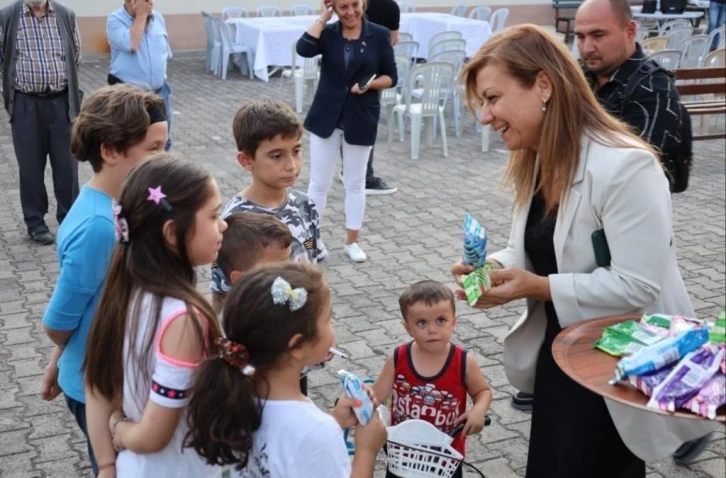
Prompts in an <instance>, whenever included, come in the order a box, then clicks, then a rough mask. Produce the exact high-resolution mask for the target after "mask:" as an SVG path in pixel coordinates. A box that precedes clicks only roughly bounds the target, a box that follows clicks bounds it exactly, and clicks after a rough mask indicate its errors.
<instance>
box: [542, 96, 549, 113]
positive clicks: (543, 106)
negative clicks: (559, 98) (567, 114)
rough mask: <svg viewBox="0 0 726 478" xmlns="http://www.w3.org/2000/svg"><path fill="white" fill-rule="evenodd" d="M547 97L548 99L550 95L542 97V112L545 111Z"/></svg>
mask: <svg viewBox="0 0 726 478" xmlns="http://www.w3.org/2000/svg"><path fill="white" fill-rule="evenodd" d="M549 99H550V97H549V96H548V97H546V98H545V99H543V100H542V111H543V112H544V111H547V101H548V100H549Z"/></svg>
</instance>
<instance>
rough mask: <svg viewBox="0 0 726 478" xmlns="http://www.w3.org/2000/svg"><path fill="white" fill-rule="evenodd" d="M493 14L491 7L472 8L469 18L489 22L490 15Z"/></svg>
mask: <svg viewBox="0 0 726 478" xmlns="http://www.w3.org/2000/svg"><path fill="white" fill-rule="evenodd" d="M491 14H492V9H491V8H489V7H476V8H472V10H471V11H470V12H469V18H473V19H474V20H481V21H483V22H488V21H489V15H491Z"/></svg>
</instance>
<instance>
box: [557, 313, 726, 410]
mask: <svg viewBox="0 0 726 478" xmlns="http://www.w3.org/2000/svg"><path fill="white" fill-rule="evenodd" d="M639 318H640V317H639V316H638V317H633V316H617V317H605V318H602V319H594V320H586V321H583V322H580V323H578V324H575V325H572V326H570V327H567V328H566V329H564V330H563V331H562V332H560V333H559V335H558V336H557V338H555V341H554V343H553V344H552V354H553V355H554V358H555V362H557V365H558V366H559V367H560V368H561V369H562V371H563V372H565V373H566V374H567V375H568V376H569V377H570V378H572V379H573V380H574V381H575V382H577V383H579V384H580V385H582V386H583V387H585V388H587V389H588V390H591V391H593V392H595V393H597V394H598V395H602V396H603V397H606V398H610V399H612V400H615V401H617V402H620V403H623V404H625V405H629V406H631V407H634V408H640V409H642V410H646V411H649V412H652V413H659V414H661V415H668V416H674V417H679V418H690V419H695V420H705V418H702V417H700V416H698V415H696V414H695V413H691V412H689V411H686V410H682V411H677V412H674V413H671V412H665V411H661V410H656V409H654V408H648V407H646V406H645V405H646V403H647V402H648V397H646V396H645V394H643V393H642V392H640V391H639V390H636V389H634V388H632V387H630V386H629V385H627V384H618V385H610V384H609V383H608V380H610V379H611V378H613V372H614V371H615V365H616V364H617V363H618V359H617V358H616V357H613V356H611V355H608V354H606V353H605V352H601V351H600V350H597V349H596V348H594V343H595V341H596V340H597V339H599V338H600V337H601V336H602V330H603V329H604V328H605V327H608V326H610V325H613V324H616V323H618V322H623V321H625V320H627V319H635V320H638V319H639ZM716 420H717V421H719V422H722V423H723V422H726V409H725V407H721V408H720V409H719V410H718V416H717V417H716Z"/></svg>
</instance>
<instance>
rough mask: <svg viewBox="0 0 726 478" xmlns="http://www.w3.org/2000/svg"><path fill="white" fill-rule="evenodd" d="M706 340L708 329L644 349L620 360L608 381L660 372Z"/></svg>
mask: <svg viewBox="0 0 726 478" xmlns="http://www.w3.org/2000/svg"><path fill="white" fill-rule="evenodd" d="M707 340H708V328H707V327H703V328H700V329H693V330H687V331H685V332H681V333H680V334H678V335H676V336H674V337H668V338H665V339H663V340H661V341H660V342H658V343H656V344H654V345H650V346H648V347H644V348H642V349H640V350H639V351H638V352H636V353H634V354H633V355H631V356H629V357H625V358H622V359H620V361H619V362H618V365H617V367H616V368H615V377H614V378H613V379H612V380H610V383H611V384H613V385H614V384H616V383H618V382H619V381H620V380H623V379H625V378H627V377H629V376H631V375H645V374H647V373H652V372H655V371H657V370H660V369H661V368H662V367H665V366H666V365H668V364H671V363H673V362H676V361H678V360H680V359H681V358H682V357H683V356H685V355H686V354H688V353H690V352H693V351H694V350H696V349H697V348H698V347H700V346H702V345H703V344H705V343H706V341H707Z"/></svg>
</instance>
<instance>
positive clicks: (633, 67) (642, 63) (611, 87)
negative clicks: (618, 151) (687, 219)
mask: <svg viewBox="0 0 726 478" xmlns="http://www.w3.org/2000/svg"><path fill="white" fill-rule="evenodd" d="M636 28H637V27H636V25H635V22H634V21H633V16H632V13H631V10H630V5H629V4H628V1H627V0H587V1H585V2H584V3H583V4H582V5H581V6H580V8H579V9H578V10H577V15H576V17H575V36H576V41H577V45H578V48H579V50H580V58H581V61H582V65H583V68H584V69H585V74H586V76H587V77H588V79H589V80H590V84H591V86H592V87H593V90H594V91H595V95H596V96H597V98H598V100H599V101H600V104H601V105H602V106H603V107H604V108H605V109H606V110H608V111H609V112H610V113H611V114H612V115H614V116H616V117H618V118H620V119H621V120H623V121H624V122H626V123H627V124H629V125H630V126H631V127H632V128H633V129H634V130H635V131H636V133H638V134H639V135H640V137H641V138H643V139H644V140H645V141H647V142H649V143H650V144H651V145H653V146H654V147H655V148H656V150H658V151H659V152H660V153H661V161H662V162H663V164H664V166H665V167H666V169H667V170H668V173H669V179H670V181H671V189H672V190H673V191H674V192H681V191H683V190H684V189H685V188H686V186H687V184H688V173H689V167H690V161H691V153H692V151H691V136H692V131H691V120H690V116H689V114H688V111H687V110H686V109H685V107H684V106H683V105H682V104H681V101H680V98H679V96H678V91H677V90H676V87H675V83H674V81H673V78H672V77H671V75H670V74H669V73H668V72H667V71H666V70H664V69H662V68H660V67H659V65H657V63H655V62H653V61H652V60H648V59H647V57H646V56H645V55H644V54H643V51H642V50H641V48H640V45H638V44H637V43H636V42H635V36H636ZM648 63H649V64H648Z"/></svg>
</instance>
